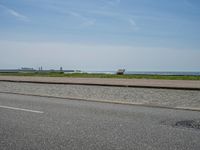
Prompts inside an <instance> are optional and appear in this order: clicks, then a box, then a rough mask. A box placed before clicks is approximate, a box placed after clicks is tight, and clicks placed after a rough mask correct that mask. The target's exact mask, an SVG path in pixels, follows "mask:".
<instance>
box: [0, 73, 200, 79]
mask: <svg viewBox="0 0 200 150" xmlns="http://www.w3.org/2000/svg"><path fill="white" fill-rule="evenodd" d="M0 76H39V77H74V78H124V79H164V80H200V76H180V75H179V76H178V75H115V74H88V73H71V74H64V73H62V72H61V73H59V72H48V73H47V72H35V73H0Z"/></svg>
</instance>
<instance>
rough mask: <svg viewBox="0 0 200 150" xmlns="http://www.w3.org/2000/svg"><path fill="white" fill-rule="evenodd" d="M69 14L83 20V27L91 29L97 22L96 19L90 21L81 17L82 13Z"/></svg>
mask: <svg viewBox="0 0 200 150" xmlns="http://www.w3.org/2000/svg"><path fill="white" fill-rule="evenodd" d="M69 14H70V15H71V16H73V17H76V18H79V19H80V20H81V22H82V23H81V27H89V26H93V25H94V24H95V20H94V19H89V18H86V17H84V16H83V15H81V14H80V13H77V12H72V11H71V12H69Z"/></svg>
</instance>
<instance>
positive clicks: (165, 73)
mask: <svg viewBox="0 0 200 150" xmlns="http://www.w3.org/2000/svg"><path fill="white" fill-rule="evenodd" d="M85 72H86V73H103V74H115V73H116V71H85ZM125 74H133V75H134V74H135V75H181V76H188V75H192V76H200V72H173V71H172V72H158V71H125Z"/></svg>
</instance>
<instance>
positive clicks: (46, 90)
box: [0, 82, 200, 108]
mask: <svg viewBox="0 0 200 150" xmlns="http://www.w3.org/2000/svg"><path fill="white" fill-rule="evenodd" d="M0 92H12V93H21V94H33V95H42V96H55V97H61V98H77V99H87V100H98V101H105V100H109V101H115V102H125V103H139V104H146V105H156V106H164V107H186V108H188V107H194V108H200V91H195V90H194V91H192V90H173V89H154V88H130V87H106V86H86V85H61V84H38V83H14V82H0Z"/></svg>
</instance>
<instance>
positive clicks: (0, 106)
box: [0, 105, 44, 114]
mask: <svg viewBox="0 0 200 150" xmlns="http://www.w3.org/2000/svg"><path fill="white" fill-rule="evenodd" d="M0 108H6V109H12V110H21V111H27V112H32V113H38V114H42V113H44V112H43V111H37V110H31V109H23V108H17V107H10V106H2V105H0Z"/></svg>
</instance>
